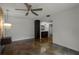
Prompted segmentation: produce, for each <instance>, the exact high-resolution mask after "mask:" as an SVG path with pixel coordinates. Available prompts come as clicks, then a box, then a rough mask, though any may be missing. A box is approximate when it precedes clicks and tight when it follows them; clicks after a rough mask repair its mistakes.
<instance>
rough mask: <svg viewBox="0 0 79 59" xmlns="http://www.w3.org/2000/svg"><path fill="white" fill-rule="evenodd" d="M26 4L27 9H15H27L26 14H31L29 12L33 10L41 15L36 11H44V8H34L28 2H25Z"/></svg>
mask: <svg viewBox="0 0 79 59" xmlns="http://www.w3.org/2000/svg"><path fill="white" fill-rule="evenodd" d="M24 5H25V6H26V8H27V9H15V10H22V11H27V12H26V14H25V15H26V16H27V15H28V14H29V12H30V11H31V12H32V13H33V14H34V15H36V16H39V14H37V13H36V12H35V11H42V10H43V9H42V8H36V9H32V5H30V4H28V3H24Z"/></svg>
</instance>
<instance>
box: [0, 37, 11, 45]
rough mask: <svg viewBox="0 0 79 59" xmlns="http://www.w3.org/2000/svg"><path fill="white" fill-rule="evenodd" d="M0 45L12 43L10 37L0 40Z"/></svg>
mask: <svg viewBox="0 0 79 59" xmlns="http://www.w3.org/2000/svg"><path fill="white" fill-rule="evenodd" d="M0 43H1V45H6V44H11V43H12V40H11V37H3V38H1V41H0Z"/></svg>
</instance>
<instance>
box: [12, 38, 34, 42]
mask: <svg viewBox="0 0 79 59" xmlns="http://www.w3.org/2000/svg"><path fill="white" fill-rule="evenodd" d="M28 39H34V37H26V38H18V39H14V40H12V42H14V41H20V40H28Z"/></svg>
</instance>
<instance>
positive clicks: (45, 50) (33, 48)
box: [2, 39, 79, 55]
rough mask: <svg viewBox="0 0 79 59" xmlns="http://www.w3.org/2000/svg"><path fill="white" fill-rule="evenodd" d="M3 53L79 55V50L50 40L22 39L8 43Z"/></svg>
mask: <svg viewBox="0 0 79 59" xmlns="http://www.w3.org/2000/svg"><path fill="white" fill-rule="evenodd" d="M2 54H3V55H79V52H77V51H74V50H71V49H68V48H65V47H62V46H60V45H57V44H54V43H50V42H48V41H47V42H38V41H34V40H31V39H30V40H21V41H17V42H13V43H12V44H9V45H6V46H5V49H4V51H3V53H2Z"/></svg>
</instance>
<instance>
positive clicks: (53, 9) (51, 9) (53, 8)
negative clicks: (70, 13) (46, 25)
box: [0, 3, 79, 17]
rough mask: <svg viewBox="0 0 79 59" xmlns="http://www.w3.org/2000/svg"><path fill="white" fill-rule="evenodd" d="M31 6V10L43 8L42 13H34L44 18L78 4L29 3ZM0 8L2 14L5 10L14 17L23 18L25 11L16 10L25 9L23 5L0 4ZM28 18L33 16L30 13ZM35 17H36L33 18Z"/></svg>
mask: <svg viewBox="0 0 79 59" xmlns="http://www.w3.org/2000/svg"><path fill="white" fill-rule="evenodd" d="M30 4H31V5H32V8H43V11H39V12H38V11H37V12H36V13H38V14H39V16H42V17H43V16H45V15H47V14H50V15H51V14H54V13H57V12H60V11H63V10H65V9H69V8H72V7H75V6H77V5H79V4H77V3H30ZM0 6H1V7H2V8H3V10H4V13H5V14H6V9H8V10H9V14H10V15H15V16H24V17H25V13H26V11H17V10H15V9H16V8H17V9H26V7H25V5H24V4H23V3H0ZM28 16H35V15H33V14H32V13H31V12H30V14H29V15H28ZM35 17H37V16H35Z"/></svg>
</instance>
